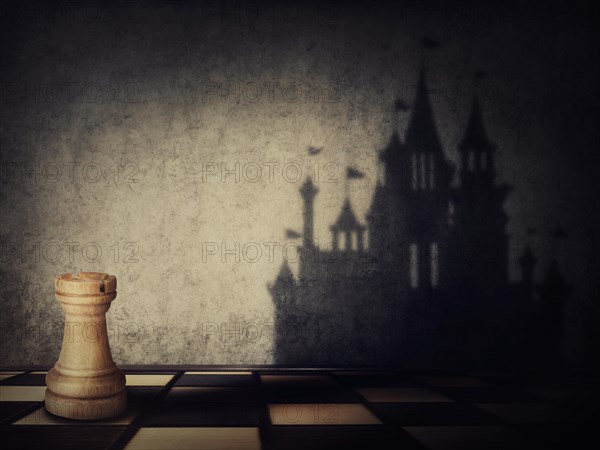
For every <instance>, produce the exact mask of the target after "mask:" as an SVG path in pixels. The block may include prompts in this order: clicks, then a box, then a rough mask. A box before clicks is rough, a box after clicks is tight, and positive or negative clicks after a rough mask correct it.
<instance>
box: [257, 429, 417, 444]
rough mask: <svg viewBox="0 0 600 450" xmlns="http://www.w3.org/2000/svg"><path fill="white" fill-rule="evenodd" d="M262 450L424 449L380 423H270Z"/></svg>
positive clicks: (404, 434) (410, 438)
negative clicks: (274, 424) (328, 424)
mask: <svg viewBox="0 0 600 450" xmlns="http://www.w3.org/2000/svg"><path fill="white" fill-rule="evenodd" d="M263 447H264V449H265V450H306V449H311V450H334V449H344V450H355V449H356V450H364V449H369V448H372V449H377V450H388V449H389V450H392V449H393V450H397V449H402V450H417V449H419V450H424V449H425V447H423V446H422V445H420V444H419V443H417V442H416V441H415V440H414V439H413V438H412V437H411V436H410V435H409V434H408V433H406V432H404V431H403V430H401V429H400V428H396V429H392V428H390V427H382V426H335V427H327V426H272V427H268V428H266V429H265V431H264V434H263Z"/></svg>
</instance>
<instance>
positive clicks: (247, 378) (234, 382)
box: [175, 373, 254, 386]
mask: <svg viewBox="0 0 600 450" xmlns="http://www.w3.org/2000/svg"><path fill="white" fill-rule="evenodd" d="M252 385H254V380H253V378H252V375H196V374H188V373H185V374H183V375H182V376H181V377H180V378H179V379H178V380H177V381H176V382H175V386H252Z"/></svg>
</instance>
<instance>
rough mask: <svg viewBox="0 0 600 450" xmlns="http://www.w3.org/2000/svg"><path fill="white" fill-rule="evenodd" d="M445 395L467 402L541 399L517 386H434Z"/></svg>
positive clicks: (507, 401)
mask: <svg viewBox="0 0 600 450" xmlns="http://www.w3.org/2000/svg"><path fill="white" fill-rule="evenodd" d="M436 390H437V391H438V392H440V393H442V394H444V395H445V396H447V397H449V398H451V399H453V400H456V401H459V402H467V403H514V402H516V403H530V402H532V403H533V402H537V401H542V400H541V399H539V398H537V397H535V396H533V395H532V394H530V393H528V392H525V391H523V390H521V389H518V388H494V387H489V388H488V387H448V388H436Z"/></svg>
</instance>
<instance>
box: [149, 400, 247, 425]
mask: <svg viewBox="0 0 600 450" xmlns="http://www.w3.org/2000/svg"><path fill="white" fill-rule="evenodd" d="M256 425H258V415H257V410H256V406H255V405H253V404H248V403H197V404H180V403H168V402H167V403H165V404H164V405H162V406H161V407H160V408H158V409H157V410H155V411H154V412H153V413H151V414H150V415H149V416H148V417H147V418H146V419H145V420H144V421H143V426H146V427H168V426H184V427H185V426H256Z"/></svg>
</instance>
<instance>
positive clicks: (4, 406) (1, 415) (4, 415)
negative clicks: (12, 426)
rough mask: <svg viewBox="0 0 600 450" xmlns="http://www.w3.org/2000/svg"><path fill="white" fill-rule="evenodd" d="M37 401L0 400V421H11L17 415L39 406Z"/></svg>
mask: <svg viewBox="0 0 600 450" xmlns="http://www.w3.org/2000/svg"><path fill="white" fill-rule="evenodd" d="M39 405H40V403H39V402H2V401H0V422H1V423H12V422H13V421H14V420H16V418H17V417H18V416H22V415H24V414H25V413H26V412H28V411H33V409H34V408H35V407H37V406H39Z"/></svg>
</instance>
